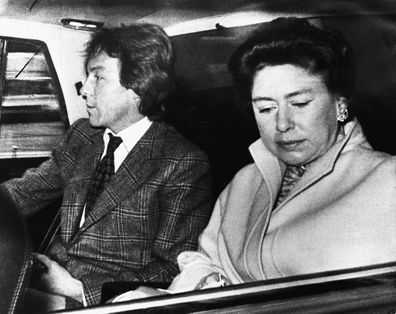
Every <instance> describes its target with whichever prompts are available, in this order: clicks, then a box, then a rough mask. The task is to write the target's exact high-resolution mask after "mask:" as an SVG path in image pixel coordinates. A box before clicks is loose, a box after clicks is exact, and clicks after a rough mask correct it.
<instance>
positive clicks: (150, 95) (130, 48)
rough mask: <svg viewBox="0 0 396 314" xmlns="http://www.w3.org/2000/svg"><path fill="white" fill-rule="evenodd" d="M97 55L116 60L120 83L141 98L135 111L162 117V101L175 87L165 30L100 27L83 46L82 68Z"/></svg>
mask: <svg viewBox="0 0 396 314" xmlns="http://www.w3.org/2000/svg"><path fill="white" fill-rule="evenodd" d="M101 52H105V53H107V54H108V55H109V56H110V57H113V58H118V59H119V60H120V83H121V85H123V86H124V87H126V88H130V89H132V90H133V91H134V92H135V93H136V94H137V95H139V97H140V98H141V103H140V104H139V112H140V113H141V114H143V115H145V116H148V117H149V118H150V119H151V120H161V119H162V117H163V113H164V112H163V102H164V100H165V98H166V97H167V96H168V95H169V94H170V93H171V92H172V91H173V89H174V87H175V83H174V77H173V48H172V44H171V42H170V40H169V37H168V36H167V35H166V33H165V31H164V30H163V29H162V28H161V27H159V26H157V25H153V24H133V25H130V26H123V27H118V28H103V29H100V30H98V31H97V32H95V33H94V34H93V36H92V38H91V40H90V41H89V42H88V43H87V46H86V49H85V53H86V59H85V66H87V63H88V61H89V60H90V59H91V58H93V57H95V56H96V55H98V54H99V53H101Z"/></svg>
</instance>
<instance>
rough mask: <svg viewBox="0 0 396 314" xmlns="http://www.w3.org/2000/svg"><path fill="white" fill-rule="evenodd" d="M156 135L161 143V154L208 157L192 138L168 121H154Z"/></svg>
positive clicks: (165, 155)
mask: <svg viewBox="0 0 396 314" xmlns="http://www.w3.org/2000/svg"><path fill="white" fill-rule="evenodd" d="M153 127H154V129H155V131H154V133H155V135H154V137H155V140H156V141H158V143H161V156H162V157H168V156H173V157H177V156H186V155H189V156H197V157H198V156H201V157H204V158H206V154H205V153H204V151H203V150H202V149H201V148H200V147H199V146H198V145H197V144H195V143H193V142H192V141H191V140H189V139H187V138H186V137H184V135H182V134H181V133H180V132H179V131H178V130H176V129H175V128H174V127H173V126H172V125H170V124H168V123H166V122H154V123H153Z"/></svg>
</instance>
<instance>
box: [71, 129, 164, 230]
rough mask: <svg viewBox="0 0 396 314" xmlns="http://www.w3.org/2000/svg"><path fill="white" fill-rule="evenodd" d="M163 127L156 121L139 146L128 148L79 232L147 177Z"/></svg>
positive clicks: (118, 202)
mask: <svg viewBox="0 0 396 314" xmlns="http://www.w3.org/2000/svg"><path fill="white" fill-rule="evenodd" d="M162 132H163V128H162V127H161V125H160V123H158V122H157V123H156V122H154V123H153V124H152V125H151V126H150V128H149V130H148V131H147V132H146V133H145V135H143V137H142V138H141V139H140V140H139V142H138V143H137V144H136V146H135V147H134V148H133V149H132V150H131V151H130V152H129V154H128V155H127V157H126V158H125V160H124V161H123V162H122V164H121V165H120V167H119V169H118V170H117V172H116V173H115V174H114V175H113V176H112V177H111V179H110V181H109V184H107V186H106V187H105V189H104V190H103V192H102V193H101V194H100V195H99V197H98V199H97V201H96V203H95V206H94V208H93V209H92V211H91V213H90V214H89V215H88V216H87V218H86V220H85V222H84V224H83V226H82V227H81V228H80V230H79V231H78V233H77V235H76V236H78V235H79V234H81V233H82V232H84V231H85V230H86V229H87V228H88V227H89V226H91V225H92V224H94V223H95V222H97V221H98V220H100V219H101V218H102V217H103V216H105V215H106V214H107V213H108V212H110V211H111V210H112V209H113V208H114V207H116V206H117V204H120V203H121V202H122V201H123V200H124V199H125V198H126V197H128V196H130V195H131V191H136V190H138V189H139V187H140V186H141V185H142V184H143V183H144V182H145V181H146V178H147V176H148V175H149V174H150V172H151V169H152V167H153V162H154V159H155V155H156V154H158V153H159V152H160V151H161V148H160V147H159V146H160V145H161V143H162V141H160V140H158V138H159V137H161V136H162Z"/></svg>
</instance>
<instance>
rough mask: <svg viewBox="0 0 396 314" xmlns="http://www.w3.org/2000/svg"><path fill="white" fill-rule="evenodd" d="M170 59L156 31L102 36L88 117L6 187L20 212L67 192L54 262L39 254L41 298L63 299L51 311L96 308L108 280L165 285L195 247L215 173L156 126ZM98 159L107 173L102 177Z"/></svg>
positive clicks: (92, 53)
mask: <svg viewBox="0 0 396 314" xmlns="http://www.w3.org/2000/svg"><path fill="white" fill-rule="evenodd" d="M172 59H173V52H172V46H171V43H170V41H169V38H168V37H167V35H166V34H165V32H164V31H163V30H162V29H161V28H160V27H158V26H156V25H151V24H137V25H132V26H129V27H121V28H114V29H102V30H99V31H98V32H97V33H95V34H94V35H93V37H92V39H91V41H90V42H89V43H88V45H87V48H86V72H87V78H86V81H85V83H84V85H83V86H82V89H81V94H82V95H83V98H84V99H85V101H86V106H87V111H88V115H89V120H88V119H81V120H78V121H76V122H75V123H74V124H73V125H72V126H71V128H70V130H69V131H68V133H67V135H66V138H65V140H64V142H63V143H62V144H61V145H59V146H58V147H56V148H55V149H54V151H53V154H52V157H51V158H50V159H49V160H48V161H46V162H44V163H43V164H42V165H41V166H40V167H38V168H37V169H32V170H28V171H27V172H26V173H25V174H24V176H23V177H22V178H21V179H13V180H11V181H8V182H6V183H5V184H3V187H4V188H6V189H7V190H8V191H9V193H10V194H11V196H12V198H13V199H14V201H15V202H16V203H17V205H18V206H19V208H20V211H21V212H22V214H24V215H28V214H32V213H34V212H36V211H38V210H40V209H41V208H43V207H44V206H45V205H47V204H48V203H49V202H51V201H52V200H54V199H56V198H58V197H59V196H61V195H63V201H62V205H61V228H60V241H58V242H57V243H56V245H54V246H53V248H52V250H50V254H49V256H50V257H51V259H50V258H49V257H47V256H44V255H37V258H38V259H39V260H41V262H42V263H44V264H45V265H46V266H47V268H48V271H47V272H46V273H45V274H44V275H43V276H42V281H43V282H44V286H45V287H46V288H45V290H46V292H48V293H49V294H51V295H53V294H55V295H59V296H62V297H61V299H60V301H59V298H58V297H56V298H57V299H56V300H57V301H56V302H58V301H59V302H60V304H61V305H60V306H59V305H57V306H56V307H57V308H59V307H63V306H62V304H63V303H64V300H71V299H74V300H77V301H78V302H81V303H83V302H84V303H86V304H87V305H93V304H97V303H98V302H99V301H100V295H101V287H102V284H103V283H104V282H109V281H116V280H117V281H119V280H124V281H145V282H149V281H152V282H170V281H171V280H172V278H173V277H174V276H175V275H176V273H177V272H178V270H177V266H176V257H177V255H178V254H179V253H180V252H182V251H186V250H191V249H196V240H197V237H198V235H199V234H200V232H201V231H202V230H203V228H204V227H205V225H206V223H207V220H208V217H209V215H210V211H211V207H212V204H211V176H210V173H209V165H208V160H207V158H206V156H205V155H204V154H203V153H202V152H201V151H200V150H199V149H198V148H197V147H196V146H195V145H193V144H191V143H189V142H188V141H187V140H185V139H184V138H183V137H182V136H181V135H180V134H178V133H177V131H175V130H174V129H173V128H172V127H171V126H169V125H167V124H165V123H163V122H160V120H161V117H162V114H163V106H162V105H163V101H164V99H165V97H166V96H167V95H168V93H169V92H170V91H171V90H172V88H173V86H174V81H173V78H172ZM114 139H117V140H118V143H117V144H114ZM110 146H111V148H110ZM112 149H113V150H114V152H109V151H110V150H112ZM104 160H106V163H107V162H111V167H110V166H106V167H110V168H112V172H115V173H114V174H113V175H111V173H110V174H108V173H107V172H106V174H105V175H103V171H104V170H103V169H102V168H101V167H102V166H100V165H102V164H103V163H104ZM108 165H110V164H108ZM99 169H102V170H103V171H102V170H100V171H99ZM110 172H111V171H110ZM98 173H99V174H98ZM101 175H102V176H101ZM101 178H106V179H103V180H104V182H105V183H104V185H103V184H102V185H100V184H97V183H98V182H99V181H101V180H102V179H101ZM97 185H100V186H101V188H98V189H97V188H95V186H97ZM98 190H99V191H98ZM59 302H58V303H57V304H59ZM62 302H63V303H62ZM66 307H67V304H66Z"/></svg>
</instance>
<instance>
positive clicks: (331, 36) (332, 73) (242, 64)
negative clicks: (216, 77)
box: [228, 18, 355, 114]
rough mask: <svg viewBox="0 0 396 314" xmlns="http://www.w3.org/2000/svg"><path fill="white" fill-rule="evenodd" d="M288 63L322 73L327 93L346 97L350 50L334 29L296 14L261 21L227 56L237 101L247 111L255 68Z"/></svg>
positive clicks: (351, 61)
mask: <svg viewBox="0 0 396 314" xmlns="http://www.w3.org/2000/svg"><path fill="white" fill-rule="evenodd" d="M283 64H292V65H295V66H299V67H301V68H303V69H305V70H307V71H309V72H310V73H312V74H319V75H322V77H323V79H324V83H325V84H326V87H327V88H328V90H329V91H330V92H331V93H334V94H336V95H339V96H341V97H345V98H346V99H349V98H350V97H351V95H352V91H353V86H354V80H355V62H354V57H353V54H352V50H351V48H350V46H349V44H348V43H347V41H346V39H345V38H344V37H343V35H342V34H341V33H340V32H339V31H337V30H334V29H328V30H325V29H320V28H318V27H315V26H313V25H311V24H310V23H309V22H308V21H306V20H304V19H299V18H278V19H275V20H273V21H271V22H269V23H266V24H264V25H263V27H262V28H260V29H258V30H257V31H256V32H254V33H253V34H252V36H251V37H250V38H248V39H247V40H246V41H245V42H244V43H243V44H242V45H241V46H240V47H239V48H238V49H237V50H236V51H235V52H234V53H233V55H232V56H231V58H230V61H229V62H228V68H229V71H230V73H231V76H232V78H233V81H234V84H235V87H236V96H237V101H238V103H239V104H240V105H241V106H242V108H243V109H244V111H246V110H248V112H249V113H250V114H251V91H252V84H253V79H254V76H255V74H256V73H257V71H259V70H261V69H263V68H264V67H265V66H274V65H283Z"/></svg>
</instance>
